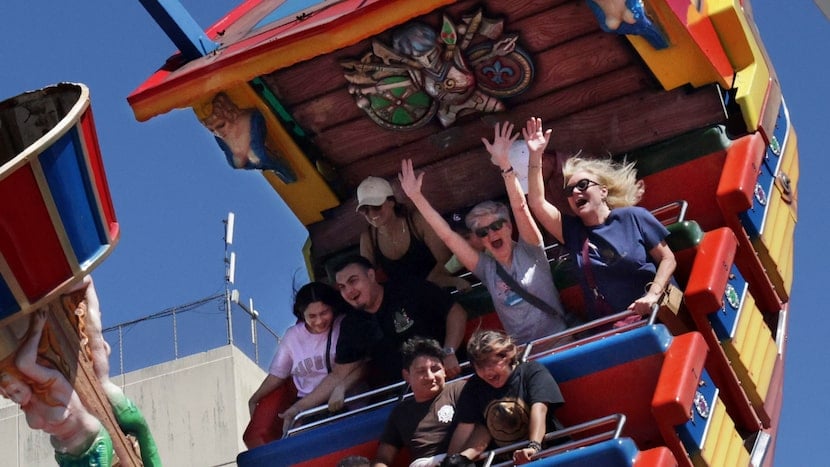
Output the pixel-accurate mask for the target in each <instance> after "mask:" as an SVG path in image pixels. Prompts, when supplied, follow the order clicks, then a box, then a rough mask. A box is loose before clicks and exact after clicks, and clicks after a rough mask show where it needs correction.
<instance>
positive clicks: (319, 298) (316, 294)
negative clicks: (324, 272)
mask: <svg viewBox="0 0 830 467" xmlns="http://www.w3.org/2000/svg"><path fill="white" fill-rule="evenodd" d="M314 302H323V303H325V304H326V305H328V306H330V307H331V309H332V311H333V312H334V315H335V316H337V315H338V314H340V313H342V312H343V311H344V310H345V309H346V302H344V301H343V297H341V296H340V292H338V291H336V290H334V288H332V287H331V286H330V285H328V284H324V283H322V282H309V283H308V284H306V285H304V286H302V287H300V290H298V291H297V292H296V293H295V294H294V309H293V313H294V316H296V317H297V319H298V320H300V321H303V320H304V317H303V313H305V309H306V308H308V306H309V305H311V304H312V303H314Z"/></svg>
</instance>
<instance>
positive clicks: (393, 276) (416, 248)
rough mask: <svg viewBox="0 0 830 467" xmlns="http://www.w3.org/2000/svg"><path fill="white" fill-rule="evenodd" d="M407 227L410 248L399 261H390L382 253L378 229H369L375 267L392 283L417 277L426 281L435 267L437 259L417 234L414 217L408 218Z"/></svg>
mask: <svg viewBox="0 0 830 467" xmlns="http://www.w3.org/2000/svg"><path fill="white" fill-rule="evenodd" d="M406 226H407V227H409V248H408V249H407V250H406V252H405V253H404V254H403V256H401V257H400V258H398V259H389V258H387V257H386V256H384V255H383V253H381V251H380V245H378V231H377V229H376V228H372V227H370V228H369V235H370V236H371V238H372V249H373V250H374V254H375V265H376V266H377V267H379V268H380V269H382V270H383V272H384V273H386V277H388V278H389V279H390V280H392V281H397V280H400V279H402V278H405V277H416V278H419V279H424V280H426V278H427V276H428V275H429V272H430V271H432V268H434V267H435V257H433V256H432V251H430V249H429V247H428V246H427V244H426V242H424V241H423V240H422V239H421V238H418V236H417V235H416V234H415V227H414V226H413V222H412V217H411V216H409V215H407V216H406Z"/></svg>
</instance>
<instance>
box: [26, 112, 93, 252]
mask: <svg viewBox="0 0 830 467" xmlns="http://www.w3.org/2000/svg"><path fill="white" fill-rule="evenodd" d="M81 149H82V146H81V144H80V141H79V140H78V132H77V127H73V128H72V129H71V130H70V131H68V132H67V133H66V134H65V135H63V136H62V137H61V138H60V139H58V140H57V141H55V143H54V144H52V145H51V146H50V147H49V148H48V149H46V150H45V151H44V152H43V153H41V155H40V163H41V166H42V167H43V173H44V174H45V176H46V181H47V183H48V185H49V190H50V191H51V192H52V198H53V199H54V200H55V205H56V206H57V208H58V212H59V213H60V218H61V221H62V222H63V226H64V228H65V229H66V235H67V236H68V237H69V241H70V243H71V244H72V249H73V251H74V252H75V256H76V258H77V259H78V262H79V263H81V264H83V263H84V262H86V261H88V260H91V259H93V258H95V257H96V256H97V255H98V252H99V251H100V250H101V248H102V247H103V246H104V245H105V244H106V238H107V237H106V232H104V229H103V223H102V222H101V218H100V216H99V213H98V209H96V208H94V205H93V202H94V199H95V198H94V195H93V193H94V191H93V187H92V185H91V181H90V180H89V175H88V174H89V172H87V170H86V168H85V167H86V166H85V162H84V154H83V152H81ZM82 167H83V169H82Z"/></svg>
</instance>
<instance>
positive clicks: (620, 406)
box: [556, 354, 665, 449]
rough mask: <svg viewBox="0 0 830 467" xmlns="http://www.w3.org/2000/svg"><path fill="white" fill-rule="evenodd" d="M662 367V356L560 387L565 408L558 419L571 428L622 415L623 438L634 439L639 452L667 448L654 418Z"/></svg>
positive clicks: (636, 361) (604, 371) (568, 382)
mask: <svg viewBox="0 0 830 467" xmlns="http://www.w3.org/2000/svg"><path fill="white" fill-rule="evenodd" d="M662 363H663V354H656V355H650V356H648V357H644V358H641V359H638V360H634V361H631V362H628V363H626V364H623V365H617V366H615V367H612V368H609V369H607V370H603V371H600V372H597V373H591V374H589V375H586V376H583V377H581V378H576V379H572V380H570V381H565V382H563V383H560V384H559V387H560V389H561V390H562V395H563V396H564V398H565V404H564V405H563V406H562V407H561V408H560V409H559V410H557V411H556V417H557V418H559V420H561V421H562V423H564V424H565V426H572V425H576V424H577V423H582V422H586V421H589V420H593V419H596V418H600V417H605V416H607V415H609V414H614V413H623V414H625V416H626V423H625V427H624V429H623V436H629V437H631V438H632V439H633V440H634V442H635V443H637V447H638V448H640V449H650V448H652V447H655V446H662V445H664V444H665V443H664V442H663V441H662V436H661V435H660V432H659V431H658V428H657V423H656V422H655V419H654V417H653V416H652V414H651V399H652V396H653V395H654V388H655V387H656V385H657V379H658V377H659V374H660V368H661V366H662Z"/></svg>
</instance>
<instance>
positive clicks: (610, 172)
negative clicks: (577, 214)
mask: <svg viewBox="0 0 830 467" xmlns="http://www.w3.org/2000/svg"><path fill="white" fill-rule="evenodd" d="M580 171H583V172H588V173H590V174H591V175H593V176H594V177H596V179H595V180H594V181H595V182H597V183H599V184H600V185H604V186H605V188H606V189H607V190H608V198H607V199H606V200H605V201H606V203H607V204H608V207H609V208H611V209H614V208H621V207H625V206H633V205H635V204H637V203H639V202H640V198H642V196H643V192H644V191H645V189H644V185H643V182H642V181H638V180H637V169H636V168H634V163H633V162H626V161H623V162H615V161H613V160H611V159H583V158H581V157H577V156H574V157H571V158H570V159H568V160H567V161H565V165H564V166H563V167H562V176H563V177H564V179H565V183H566V184H567V183H568V180H570V179H571V177H572V176H573V174H575V173H577V172H580Z"/></svg>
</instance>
